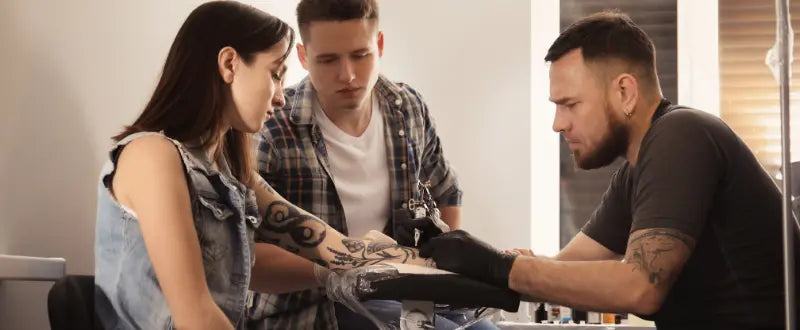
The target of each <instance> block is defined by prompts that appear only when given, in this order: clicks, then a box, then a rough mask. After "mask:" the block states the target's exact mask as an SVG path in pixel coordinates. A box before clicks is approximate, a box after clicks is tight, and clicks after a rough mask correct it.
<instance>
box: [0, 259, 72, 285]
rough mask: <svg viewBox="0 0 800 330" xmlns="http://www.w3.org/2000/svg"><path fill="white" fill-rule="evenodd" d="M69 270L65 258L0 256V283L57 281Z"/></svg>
mask: <svg viewBox="0 0 800 330" xmlns="http://www.w3.org/2000/svg"><path fill="white" fill-rule="evenodd" d="M66 270H67V261H66V260H64V258H39V257H27V256H14V255H7V254H0V281H4V280H16V281H55V280H58V279H59V278H61V277H63V276H64V274H65V273H66Z"/></svg>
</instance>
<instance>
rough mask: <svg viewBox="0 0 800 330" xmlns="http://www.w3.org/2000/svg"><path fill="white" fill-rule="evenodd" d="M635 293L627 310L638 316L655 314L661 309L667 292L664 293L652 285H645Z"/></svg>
mask: <svg viewBox="0 0 800 330" xmlns="http://www.w3.org/2000/svg"><path fill="white" fill-rule="evenodd" d="M633 291H634V292H633V295H632V297H631V299H630V301H629V304H628V308H626V309H628V310H629V311H630V312H632V313H634V314H638V315H652V314H655V313H656V312H658V311H659V310H660V309H661V306H662V305H663V304H664V299H665V298H666V292H662V290H660V289H659V288H657V287H656V286H655V285H653V284H650V283H645V284H644V285H642V287H641V288H639V289H637V290H633Z"/></svg>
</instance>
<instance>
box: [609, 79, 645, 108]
mask: <svg viewBox="0 0 800 330" xmlns="http://www.w3.org/2000/svg"><path fill="white" fill-rule="evenodd" d="M613 88H614V92H613V93H614V94H615V96H616V98H617V101H618V102H619V105H620V108H621V109H622V112H623V114H629V113H633V111H634V110H635V108H636V103H638V102H639V81H638V80H637V79H636V77H635V76H634V75H632V74H630V73H623V74H620V75H619V76H617V78H615V79H614V81H613Z"/></svg>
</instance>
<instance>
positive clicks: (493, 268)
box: [419, 230, 517, 288]
mask: <svg viewBox="0 0 800 330" xmlns="http://www.w3.org/2000/svg"><path fill="white" fill-rule="evenodd" d="M419 255H420V256H421V257H423V258H433V261H435V262H436V267H438V268H440V269H444V270H448V271H451V272H454V273H459V274H463V275H465V276H468V277H472V278H475V279H477V280H480V281H483V282H487V283H490V284H493V285H496V286H499V287H504V288H507V287H508V274H509V273H510V272H511V265H512V264H513V263H514V259H516V257H517V255H513V254H506V253H503V252H501V251H499V250H497V249H495V248H493V247H491V246H490V245H489V244H486V243H484V242H483V241H481V240H479V239H477V238H475V237H473V236H472V235H470V234H469V233H467V232H465V231H463V230H456V231H451V232H448V233H444V234H441V235H439V236H437V237H434V238H431V240H430V241H428V242H427V244H425V245H423V246H422V248H421V249H420V250H419Z"/></svg>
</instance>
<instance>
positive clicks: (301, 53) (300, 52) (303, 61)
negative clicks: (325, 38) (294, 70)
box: [297, 44, 308, 71]
mask: <svg viewBox="0 0 800 330" xmlns="http://www.w3.org/2000/svg"><path fill="white" fill-rule="evenodd" d="M306 56H307V54H306V46H305V45H303V44H297V59H298V60H300V65H302V66H303V69H306V71H308V57H306Z"/></svg>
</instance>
